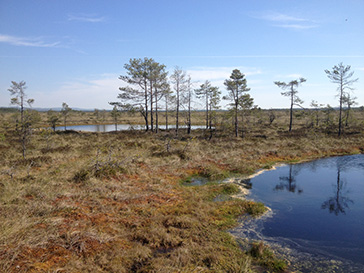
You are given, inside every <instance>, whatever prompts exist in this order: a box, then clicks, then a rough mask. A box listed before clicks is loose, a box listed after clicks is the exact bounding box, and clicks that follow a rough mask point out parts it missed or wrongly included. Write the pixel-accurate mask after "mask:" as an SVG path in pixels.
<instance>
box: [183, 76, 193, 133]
mask: <svg viewBox="0 0 364 273" xmlns="http://www.w3.org/2000/svg"><path fill="white" fill-rule="evenodd" d="M192 97H193V92H192V83H191V77H190V76H188V77H187V82H186V94H185V100H186V103H187V134H191V124H192V122H191V110H192V107H191V103H192Z"/></svg>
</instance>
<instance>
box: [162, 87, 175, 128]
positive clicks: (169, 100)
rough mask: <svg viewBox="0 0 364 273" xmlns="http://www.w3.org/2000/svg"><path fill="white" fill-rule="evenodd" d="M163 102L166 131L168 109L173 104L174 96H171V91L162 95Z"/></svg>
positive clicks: (166, 91) (168, 90)
mask: <svg viewBox="0 0 364 273" xmlns="http://www.w3.org/2000/svg"><path fill="white" fill-rule="evenodd" d="M164 102H165V109H164V110H165V113H166V115H165V117H166V130H168V114H169V108H170V105H171V104H173V103H174V102H175V96H174V95H173V92H172V90H171V89H167V90H165V93H164Z"/></svg>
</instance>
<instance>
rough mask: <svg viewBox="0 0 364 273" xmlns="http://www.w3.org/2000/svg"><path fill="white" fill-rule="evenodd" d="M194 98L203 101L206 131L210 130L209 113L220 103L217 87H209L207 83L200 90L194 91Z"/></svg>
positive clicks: (209, 84)
mask: <svg viewBox="0 0 364 273" xmlns="http://www.w3.org/2000/svg"><path fill="white" fill-rule="evenodd" d="M195 94H196V97H197V98H199V99H204V100H205V105H206V108H205V111H206V129H209V128H210V129H211V115H210V114H211V111H212V109H216V107H217V106H218V104H219V102H220V94H221V92H220V91H219V89H218V87H214V86H211V83H210V82H209V81H205V83H203V84H201V85H200V88H198V89H195Z"/></svg>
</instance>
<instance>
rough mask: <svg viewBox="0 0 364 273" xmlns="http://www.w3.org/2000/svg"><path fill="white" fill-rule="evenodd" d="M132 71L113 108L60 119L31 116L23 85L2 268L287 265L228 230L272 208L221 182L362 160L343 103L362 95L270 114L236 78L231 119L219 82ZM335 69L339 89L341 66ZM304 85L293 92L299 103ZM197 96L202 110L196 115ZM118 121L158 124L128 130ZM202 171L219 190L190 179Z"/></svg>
mask: <svg viewBox="0 0 364 273" xmlns="http://www.w3.org/2000/svg"><path fill="white" fill-rule="evenodd" d="M145 67H149V69H151V70H150V71H153V73H151V74H146V73H145V71H144V70H143V68H145ZM125 68H126V69H127V70H128V71H129V72H128V75H126V76H121V77H120V78H121V80H123V81H125V82H126V83H127V84H128V87H124V88H121V89H120V92H121V93H120V94H119V98H120V99H121V100H120V101H119V102H113V103H111V104H113V105H114V108H113V110H112V111H111V112H107V111H101V110H97V109H95V111H90V112H83V111H74V110H72V109H71V108H70V107H69V106H68V105H67V103H63V105H62V110H61V111H60V112H56V111H48V112H37V111H35V110H31V109H26V108H24V105H23V103H24V102H26V101H25V100H24V99H25V93H21V92H20V89H19V88H20V87H22V88H24V87H25V83H24V85H23V82H21V84H20V85H21V86H20V87H19V84H18V85H16V83H13V86H12V88H11V89H12V90H13V91H11V94H12V95H13V96H14V97H13V100H12V101H13V103H15V104H18V105H20V109H21V111H11V109H5V110H4V111H1V112H0V122H1V123H0V124H1V127H0V151H1V155H2V156H1V157H0V204H1V207H0V212H1V213H0V271H1V272H257V271H258V272H259V271H262V270H263V269H262V268H268V270H270V271H284V270H286V269H287V263H286V262H285V261H282V260H280V259H279V257H275V255H274V253H273V252H272V251H271V250H269V248H268V247H267V246H265V245H264V244H263V243H262V242H247V241H245V240H237V239H236V238H233V237H232V236H231V235H230V234H229V233H228V232H227V230H228V229H229V228H232V227H234V225H236V223H237V218H238V216H243V215H249V214H250V215H251V216H253V217H255V216H259V215H261V214H262V213H264V211H265V207H264V205H263V204H260V203H255V202H252V201H247V200H244V199H238V198H232V197H229V196H231V195H233V194H236V193H237V192H238V191H239V187H237V186H236V185H235V184H226V183H219V181H221V180H223V179H224V178H227V177H229V176H237V175H242V174H251V173H253V172H254V171H256V170H258V169H260V168H270V167H271V166H272V165H274V164H275V163H277V162H298V161H301V160H312V159H315V158H319V157H324V156H333V155H344V154H354V153H362V152H363V151H364V109H362V108H353V107H344V106H345V103H347V101H348V100H350V103H351V104H350V105H353V103H352V102H353V98H352V97H349V98H348V92H347V88H346V89H345V86H343V87H342V86H341V87H339V91H340V92H341V91H342V96H341V97H340V101H341V103H342V105H341V107H340V109H339V111H338V110H336V109H334V108H332V107H330V106H327V107H321V106H322V105H320V107H315V108H312V109H304V108H303V109H299V110H298V109H294V108H293V107H292V108H291V109H289V110H262V109H260V108H258V107H254V106H253V98H251V97H250V95H249V94H248V93H247V92H248V91H249V88H248V87H247V82H246V79H245V76H244V75H243V74H242V73H241V72H240V71H238V70H234V71H233V73H232V76H231V77H230V79H229V80H226V81H225V86H226V87H227V89H228V91H229V93H228V96H227V97H225V98H223V99H226V100H229V101H230V102H231V105H230V106H231V109H230V110H225V111H221V110H219V101H220V91H219V90H218V88H216V87H213V86H211V83H210V82H208V81H207V82H205V83H204V84H202V85H201V86H200V87H199V88H198V89H196V90H192V89H191V88H192V87H191V81H190V78H189V77H188V76H187V75H186V74H185V73H184V72H183V71H182V70H180V69H179V68H176V70H175V71H174V74H173V78H172V81H171V82H172V84H173V92H172V90H171V89H170V88H169V84H168V81H167V74H166V72H165V71H164V69H165V67H164V66H163V65H160V64H158V63H155V62H154V61H153V60H152V59H144V60H140V59H133V60H131V61H130V63H129V64H127V65H126V66H125ZM152 68H153V69H152ZM333 69H334V71H337V70H340V67H337V70H335V69H336V68H335V67H334V68H333ZM349 69H350V68H349ZM344 72H345V71H344ZM326 73H328V75H329V76H330V79H331V78H332V79H333V81H336V78H335V77H336V75H337V73H339V72H337V73H336V72H332V73H333V74H330V72H326ZM345 73H346V72H345ZM331 76H332V77H331ZM300 82H303V81H300ZM297 83H298V81H297ZM277 85H279V86H281V87H283V86H289V84H286V85H284V84H283V83H279V84H278V82H277ZM292 86H293V87H294V86H295V85H292ZM18 87H19V88H18ZM293 87H292V89H291V90H290V91H287V94H288V93H289V92H292V94H290V95H291V96H294V95H296V92H297V90H295V89H294V88H293ZM17 88H18V89H17ZM21 90H23V91H24V89H21ZM193 93H194V94H195V95H197V97H199V98H200V99H203V101H204V105H205V109H203V111H193V109H192V107H191V101H192V99H193ZM21 94H23V97H21ZM28 102H29V103H32V102H33V100H30V101H28ZM162 102H163V104H162ZM296 102H297V100H296V101H295V100H293V104H294V103H296ZM158 103H159V104H158ZM158 105H159V106H158ZM160 105H165V108H164V109H163V108H162V107H160ZM312 105H317V106H319V104H318V103H317V102H312ZM348 105H349V104H348ZM168 107H169V108H168ZM338 121H340V122H338ZM76 124H115V131H114V132H109V133H87V132H76V131H72V130H63V131H62V130H61V131H56V126H58V125H63V126H64V127H65V129H66V128H67V129H70V126H71V125H76ZM117 124H131V125H138V124H144V125H145V126H146V127H145V128H146V130H129V131H117V128H118V127H117ZM338 124H339V129H338ZM171 125H174V128H173V129H171V128H169V127H168V126H171ZM179 125H185V126H186V127H185V128H181V127H179ZM191 125H204V126H205V129H199V130H191ZM48 128H49V129H48ZM338 130H339V131H338ZM338 132H339V133H338ZM338 135H340V136H338ZM196 176H197V177H204V178H207V179H208V181H209V183H206V184H204V185H200V186H193V184H192V185H191V183H189V182H188V181H191V178H192V177H196ZM221 196H225V198H217V197H221ZM242 221H244V220H242Z"/></svg>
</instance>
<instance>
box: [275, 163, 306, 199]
mask: <svg viewBox="0 0 364 273" xmlns="http://www.w3.org/2000/svg"><path fill="white" fill-rule="evenodd" d="M294 166H296V165H289V171H288V176H280V177H279V180H280V181H283V182H281V183H279V184H278V185H276V186H275V188H274V190H275V191H284V190H286V191H288V192H292V193H295V192H296V191H297V193H298V194H301V193H302V192H303V190H302V189H301V188H299V187H298V186H297V184H296V178H295V176H296V175H297V174H298V173H299V169H298V168H297V167H296V168H294Z"/></svg>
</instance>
